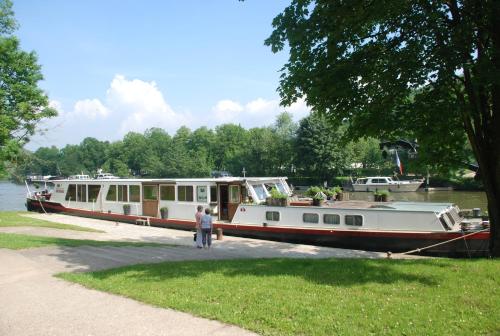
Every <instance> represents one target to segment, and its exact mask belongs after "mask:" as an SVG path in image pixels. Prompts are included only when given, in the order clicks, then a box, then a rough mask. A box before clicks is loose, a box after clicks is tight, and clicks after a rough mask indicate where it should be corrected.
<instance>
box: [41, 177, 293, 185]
mask: <svg viewBox="0 0 500 336" xmlns="http://www.w3.org/2000/svg"><path fill="white" fill-rule="evenodd" d="M286 178H287V177H281V176H280V177H238V176H225V177H203V178H152V179H144V178H137V179H136V178H133V179H122V178H116V179H91V178H89V179H79V180H70V179H63V180H51V182H68V181H69V182H99V183H102V182H108V183H109V182H152V183H175V182H219V183H220V182H243V181H248V182H263V183H264V182H266V181H276V180H278V179H286Z"/></svg>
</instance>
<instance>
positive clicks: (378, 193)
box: [373, 189, 391, 196]
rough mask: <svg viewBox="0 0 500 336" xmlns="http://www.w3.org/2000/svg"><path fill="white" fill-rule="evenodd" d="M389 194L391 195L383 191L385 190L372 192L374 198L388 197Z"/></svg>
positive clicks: (387, 191)
mask: <svg viewBox="0 0 500 336" xmlns="http://www.w3.org/2000/svg"><path fill="white" fill-rule="evenodd" d="M390 194H391V193H390V192H389V190H385V189H382V190H376V191H374V192H373V195H374V196H389V195H390Z"/></svg>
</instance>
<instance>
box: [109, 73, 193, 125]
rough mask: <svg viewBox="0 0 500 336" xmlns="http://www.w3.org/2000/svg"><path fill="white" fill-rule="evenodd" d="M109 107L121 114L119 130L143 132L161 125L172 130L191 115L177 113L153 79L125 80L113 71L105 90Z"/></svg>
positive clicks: (186, 122)
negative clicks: (107, 87)
mask: <svg viewBox="0 0 500 336" xmlns="http://www.w3.org/2000/svg"><path fill="white" fill-rule="evenodd" d="M106 99H107V104H108V106H109V108H110V109H111V110H112V111H113V113H116V114H119V115H121V116H122V119H121V122H120V133H122V134H125V133H127V132H129V131H135V132H143V131H144V130H146V129H148V128H151V127H160V128H164V129H167V130H168V131H171V132H175V130H177V129H178V128H179V127H180V126H182V125H184V124H188V123H189V121H190V120H191V119H192V118H191V117H190V115H189V114H188V113H185V114H180V113H176V112H175V111H174V110H173V109H172V108H171V107H170V105H168V104H167V102H166V101H165V99H164V98H163V94H162V93H161V92H160V90H159V89H158V87H157V86H156V83H155V82H149V83H148V82H144V81H142V80H139V79H133V80H127V79H126V78H125V77H124V76H121V75H116V76H115V78H114V79H113V81H112V82H111V85H110V88H109V89H108V90H107V92H106Z"/></svg>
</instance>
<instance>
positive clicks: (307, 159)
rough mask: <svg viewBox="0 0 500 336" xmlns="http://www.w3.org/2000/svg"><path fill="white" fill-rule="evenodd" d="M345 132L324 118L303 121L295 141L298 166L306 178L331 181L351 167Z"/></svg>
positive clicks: (315, 115) (315, 117)
mask: <svg viewBox="0 0 500 336" xmlns="http://www.w3.org/2000/svg"><path fill="white" fill-rule="evenodd" d="M342 136H343V130H342V129H341V128H340V127H338V126H334V125H332V124H331V123H330V122H329V121H328V120H327V119H326V118H325V117H324V116H322V115H318V114H312V115H310V116H308V117H306V118H304V119H302V120H301V121H300V125H299V128H298V130H297V137H296V140H295V151H296V155H297V157H298V158H300V160H297V162H296V165H297V167H298V168H299V169H301V171H303V172H304V174H306V175H309V176H318V177H320V178H321V179H325V180H326V179H328V177H329V176H331V175H337V174H342V172H343V171H344V170H345V169H347V168H348V167H349V163H350V162H349V161H350V155H349V153H348V152H346V150H345V143H344V142H343V140H342Z"/></svg>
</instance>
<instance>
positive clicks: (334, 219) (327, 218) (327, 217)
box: [323, 214, 340, 225]
mask: <svg viewBox="0 0 500 336" xmlns="http://www.w3.org/2000/svg"><path fill="white" fill-rule="evenodd" d="M323 223H325V224H334V225H338V224H340V216H339V215H334V214H324V215H323Z"/></svg>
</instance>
